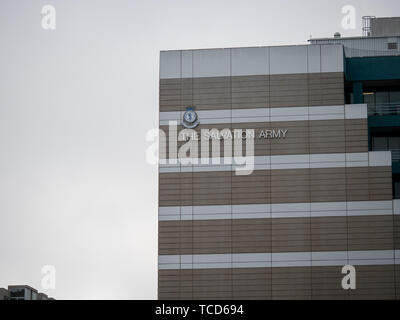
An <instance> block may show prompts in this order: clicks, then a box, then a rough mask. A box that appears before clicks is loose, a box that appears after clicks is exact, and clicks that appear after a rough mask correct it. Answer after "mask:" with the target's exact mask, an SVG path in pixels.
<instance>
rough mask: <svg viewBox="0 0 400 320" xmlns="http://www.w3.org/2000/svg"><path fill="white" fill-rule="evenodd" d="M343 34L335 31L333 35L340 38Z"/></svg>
mask: <svg viewBox="0 0 400 320" xmlns="http://www.w3.org/2000/svg"><path fill="white" fill-rule="evenodd" d="M341 36H342V35H341V34H340V32H335V34H334V35H333V37H334V38H340V37H341Z"/></svg>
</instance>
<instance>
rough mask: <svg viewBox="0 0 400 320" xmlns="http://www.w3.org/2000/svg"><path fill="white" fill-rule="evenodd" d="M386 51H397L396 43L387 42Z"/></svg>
mask: <svg viewBox="0 0 400 320" xmlns="http://www.w3.org/2000/svg"><path fill="white" fill-rule="evenodd" d="M388 50H397V42H389V43H388Z"/></svg>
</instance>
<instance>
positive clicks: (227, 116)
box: [160, 104, 367, 125]
mask: <svg viewBox="0 0 400 320" xmlns="http://www.w3.org/2000/svg"><path fill="white" fill-rule="evenodd" d="M196 112H197V114H198V118H199V121H200V124H220V123H246V122H278V121H279V122H281V121H308V120H333V119H366V118H367V105H366V104H347V105H340V106H316V107H307V106H304V107H286V108H255V109H223V110H199V111H196ZM184 113H185V111H169V112H160V125H169V124H170V123H169V122H170V121H177V123H178V124H180V122H181V120H182V118H183V114H184Z"/></svg>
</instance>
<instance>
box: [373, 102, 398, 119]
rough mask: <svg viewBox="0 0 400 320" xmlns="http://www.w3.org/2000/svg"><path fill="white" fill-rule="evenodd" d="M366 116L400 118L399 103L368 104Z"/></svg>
mask: <svg viewBox="0 0 400 320" xmlns="http://www.w3.org/2000/svg"><path fill="white" fill-rule="evenodd" d="M368 116H400V103H381V104H368Z"/></svg>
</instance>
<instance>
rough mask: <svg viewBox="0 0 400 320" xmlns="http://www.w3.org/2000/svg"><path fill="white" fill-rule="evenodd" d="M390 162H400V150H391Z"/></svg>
mask: <svg viewBox="0 0 400 320" xmlns="http://www.w3.org/2000/svg"><path fill="white" fill-rule="evenodd" d="M390 151H391V152H392V162H398V161H400V149H392V150H390Z"/></svg>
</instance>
